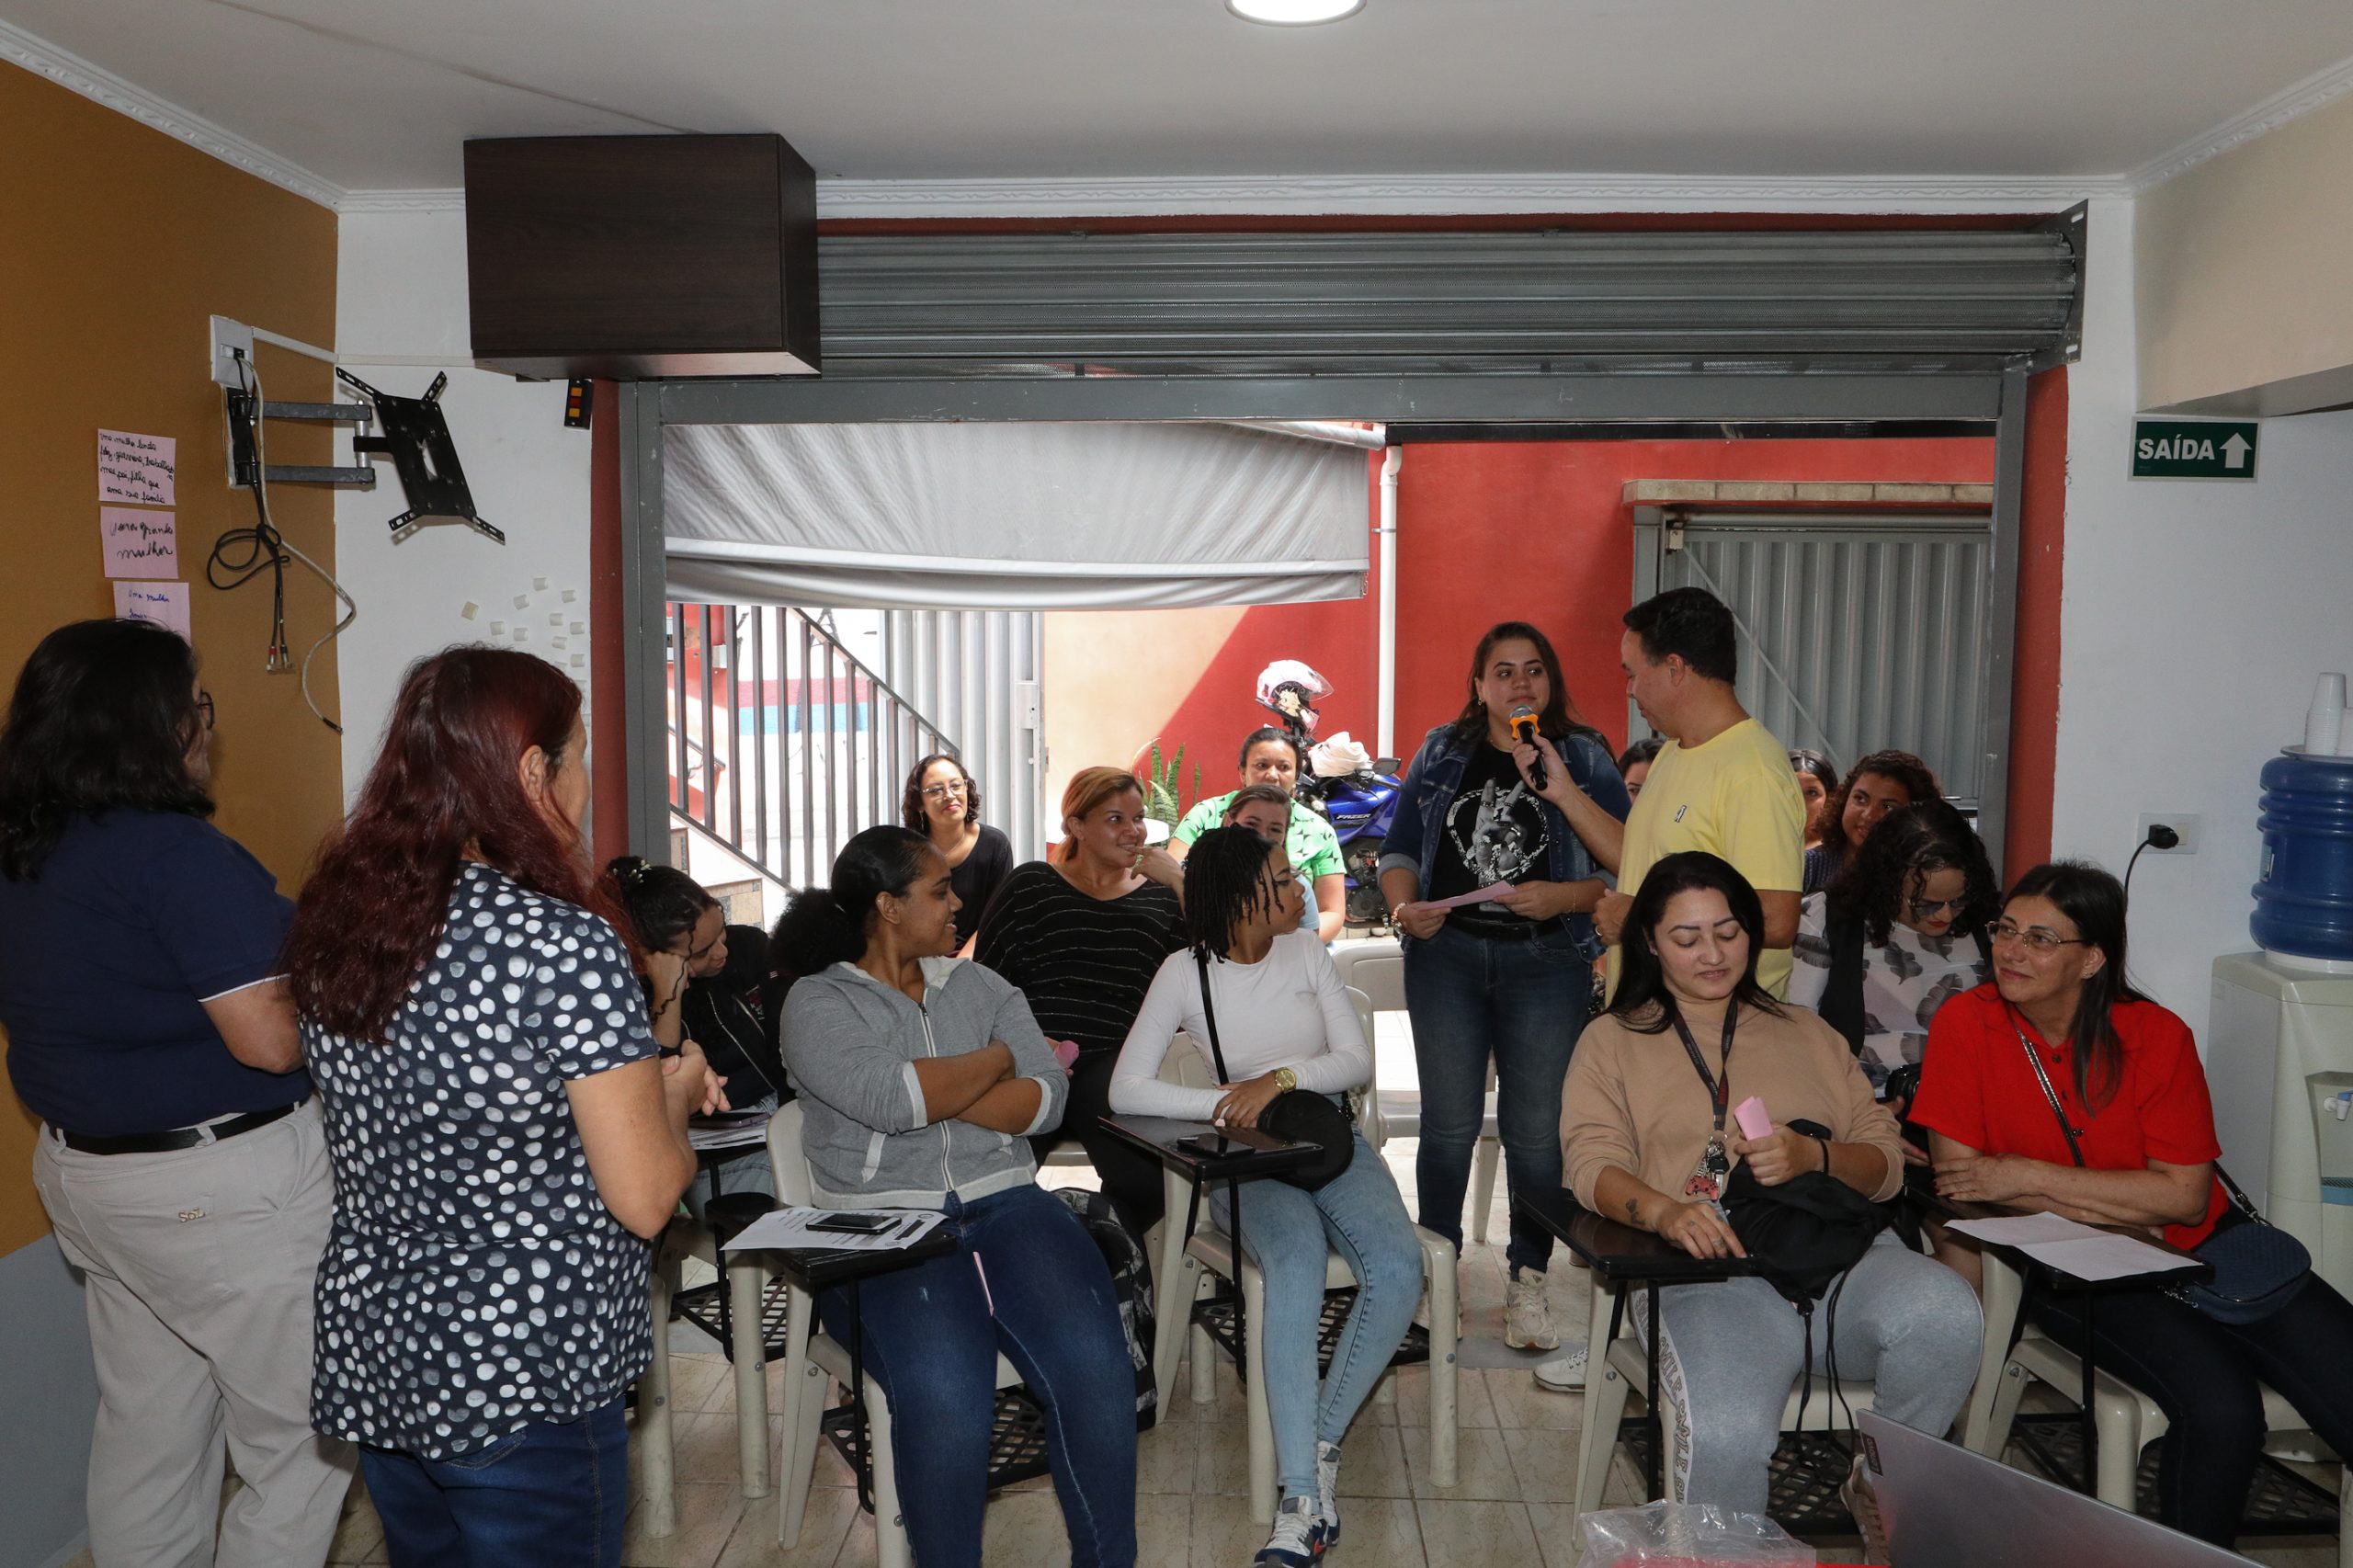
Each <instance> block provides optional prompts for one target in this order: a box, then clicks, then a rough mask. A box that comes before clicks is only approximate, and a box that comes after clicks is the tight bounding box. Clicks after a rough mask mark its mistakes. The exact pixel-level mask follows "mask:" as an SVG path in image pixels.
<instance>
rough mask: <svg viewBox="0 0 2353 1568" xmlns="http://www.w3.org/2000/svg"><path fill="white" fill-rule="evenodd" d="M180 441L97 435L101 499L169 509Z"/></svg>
mask: <svg viewBox="0 0 2353 1568" xmlns="http://www.w3.org/2000/svg"><path fill="white" fill-rule="evenodd" d="M178 448H179V442H178V441H177V440H176V439H175V438H174V437H170V436H134V435H132V434H131V433H130V432H128V431H124V430H101V431H99V432H98V499H99V500H100V501H127V502H129V503H131V505H132V506H172V505H174V502H173V499H172V481H173V476H174V473H175V471H176V467H177V461H178V460H177V452H178Z"/></svg>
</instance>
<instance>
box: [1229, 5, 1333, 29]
mask: <svg viewBox="0 0 2353 1568" xmlns="http://www.w3.org/2000/svg"><path fill="white" fill-rule="evenodd" d="M1225 8H1226V9H1227V10H1229V11H1231V12H1233V14H1234V15H1235V16H1237V17H1241V18H1242V19H1243V20H1244V21H1245V22H1267V23H1269V24H1271V25H1273V26H1275V27H1279V28H1303V27H1308V26H1311V25H1313V24H1314V23H1316V22H1336V21H1338V20H1339V19H1340V18H1341V17H1353V16H1355V15H1356V14H1357V13H1358V11H1361V10H1363V9H1364V0H1225Z"/></svg>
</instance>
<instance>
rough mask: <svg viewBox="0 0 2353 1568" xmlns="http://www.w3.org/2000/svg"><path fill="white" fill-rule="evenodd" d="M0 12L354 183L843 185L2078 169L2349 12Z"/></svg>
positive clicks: (1970, 174) (2294, 71) (2185, 111)
mask: <svg viewBox="0 0 2353 1568" xmlns="http://www.w3.org/2000/svg"><path fill="white" fill-rule="evenodd" d="M0 19H5V21H6V22H8V23H13V24H15V25H16V26H17V27H18V28H23V29H24V30H25V31H26V32H28V33H30V34H32V35H35V37H36V38H37V39H39V40H46V41H47V42H49V43H51V44H53V45H55V46H57V47H59V48H61V49H63V50H65V51H71V52H72V53H73V54H75V55H78V56H80V57H82V59H84V60H85V61H88V62H92V63H94V64H96V65H97V66H100V67H103V68H104V69H105V70H107V71H109V72H112V73H114V74H116V75H118V76H120V77H122V78H125V79H126V80H127V81H129V82H130V83H133V84H136V85H137V86H138V87H139V88H141V89H143V90H144V91H145V92H146V93H149V94H152V95H153V96H155V97H159V98H162V99H165V100H167V101H168V102H169V103H171V104H175V105H177V106H179V107H180V108H184V109H187V110H188V111H191V112H192V113H194V114H196V115H199V116H201V117H202V118H203V119H207V120H209V121H210V122H211V123H212V124H213V125H216V126H219V127H222V128H225V129H226V130H228V131H233V132H234V133H236V134H238V135H240V136H243V137H244V138H245V139H247V140H249V141H250V142H254V143H256V144H258V146H259V147H261V148H263V149H267V151H268V152H269V153H274V154H276V155H277V156H278V157H280V158H283V159H286V160H288V161H290V162H291V163H293V164H296V165H301V167H302V168H304V169H307V170H309V171H312V172H313V173H314V174H316V175H317V176H321V177H322V178H323V179H324V180H326V181H329V182H332V183H333V184H334V185H336V186H340V187H345V188H347V189H360V190H375V189H411V188H432V187H451V186H455V185H457V184H458V183H459V179H460V153H459V147H460V142H463V141H464V140H465V139H466V138H468V137H473V136H518V135H540V134H556V133H597V132H615V131H650V130H660V129H676V130H685V131H770V130H772V131H781V132H783V133H784V134H785V135H786V136H787V137H788V138H789V139H790V141H791V142H793V144H794V145H795V146H797V147H798V148H800V150H801V153H802V154H803V155H804V156H806V157H807V158H808V159H809V160H810V162H811V163H813V165H816V167H817V170H818V172H819V174H820V175H821V176H829V177H835V178H843V179H848V180H938V179H987V178H995V179H1052V178H1071V177H1083V178H1097V179H1149V178H1154V177H1162V176H1330V177H1359V178H1360V177H1364V176H1383V175H1388V176H1471V175H1487V176H1561V175H1628V176H1664V177H1695V178H1696V177H1706V176H1713V177H1743V176H1745V177H1751V178H1758V179H1787V180H1793V181H1802V180H1820V179H1835V178H1838V177H1843V176H1920V177H1926V178H1930V179H1934V178H1938V177H1947V178H1979V179H1986V180H2000V179H2037V178H2040V179H2053V180H2065V179H2071V178H2079V177H2080V178H2084V179H2086V180H2096V179H2098V178H2101V177H2103V176H2123V175H2130V174H2131V173H2133V172H2134V171H2136V170H2144V169H2146V168H2147V167H2149V166H2150V165H2152V164H2153V162H2154V161H2156V160H2161V159H2163V158H2165V157H2166V156H2167V155H2168V154H2170V153H2174V152H2176V151H2177V149H2179V148H2181V147H2182V146H2183V145H2184V144H2185V143H2190V142H2195V141H2196V140H2197V139H2199V138H2200V137H2202V136H2205V135H2206V134H2208V133H2209V132H2211V131H2213V130H2214V129H2215V128H2216V127H2217V126H2218V125H2221V124H2222V123H2223V122H2225V121H2228V120H2230V119H2232V117H2234V116H2237V115H2240V114H2242V113H2243V112H2244V111H2245V110H2247V109H2248V108H2250V106H2255V105H2257V104H2259V103H2262V102H2263V101H2264V100H2266V99H2267V98H2269V97H2272V96H2273V95H2277V94H2279V93H2280V92H2281V91H2282V90H2283V89H2287V88H2290V87H2291V86H2293V85H2296V84H2299V83H2300V82H2304V81H2306V79H2308V78H2312V77H2313V76H2314V75H2315V74H2319V73H2323V72H2326V71H2328V70H2329V69H2330V68H2331V67H2333V66H2335V65H2336V64H2337V63H2338V62H2344V61H2347V59H2348V57H2353V4H2347V0H1369V3H1368V4H1367V6H1366V7H1365V10H1364V11H1363V12H1362V13H1361V14H1360V15H1359V16H1358V17H1355V18H1354V19H1352V20H1349V21H1346V22H1342V23H1338V24H1336V25H1331V26H1325V27H1320V28H1300V29H1278V28H1264V27H1257V26H1254V25H1251V24H1248V23H1245V22H1241V21H1237V20H1234V19H1233V18H1232V17H1230V16H1229V15H1228V14H1227V13H1226V11H1225V9H1224V6H1223V4H1222V0H665V3H660V4H656V3H653V0H393V3H392V4H377V5H364V4H359V3H358V0H0ZM20 57H21V56H20ZM2340 74H2341V75H2342V74H2344V73H2340ZM2342 85H2343V84H2342V83H2339V82H2337V81H2336V80H2335V79H2334V78H2332V80H2331V81H2330V82H2329V83H2328V84H2326V85H2323V86H2321V87H2319V88H2317V89H2315V91H2316V92H2319V93H2325V92H2327V91H2331V90H2336V89H2338V88H2341V86H2342ZM2305 97H2313V93H2311V92H2308V93H2307V94H2306V95H2305Z"/></svg>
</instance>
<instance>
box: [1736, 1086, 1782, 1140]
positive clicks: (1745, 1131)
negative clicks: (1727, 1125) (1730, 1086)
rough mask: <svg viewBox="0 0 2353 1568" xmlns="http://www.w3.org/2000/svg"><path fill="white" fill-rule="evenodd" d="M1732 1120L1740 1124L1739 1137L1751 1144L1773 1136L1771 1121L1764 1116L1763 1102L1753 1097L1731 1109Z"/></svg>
mask: <svg viewBox="0 0 2353 1568" xmlns="http://www.w3.org/2000/svg"><path fill="white" fill-rule="evenodd" d="M1732 1118H1733V1120H1734V1121H1737V1122H1739V1123H1740V1131H1741V1135H1742V1136H1743V1137H1745V1138H1747V1139H1749V1140H1750V1141H1751V1142H1754V1141H1756V1139H1759V1138H1770V1137H1771V1136H1772V1135H1773V1119H1772V1118H1771V1117H1769V1116H1767V1115H1766V1114H1765V1102H1764V1101H1763V1100H1760V1099H1758V1098H1757V1097H1756V1096H1755V1095H1751V1096H1748V1097H1747V1098H1746V1099H1745V1100H1743V1101H1741V1102H1740V1103H1739V1104H1738V1105H1736V1106H1734V1107H1733V1108H1732Z"/></svg>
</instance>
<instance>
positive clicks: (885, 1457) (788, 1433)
mask: <svg viewBox="0 0 2353 1568" xmlns="http://www.w3.org/2000/svg"><path fill="white" fill-rule="evenodd" d="M768 1160H769V1163H770V1164H771V1165H774V1166H775V1168H776V1196H777V1201H778V1202H779V1203H787V1204H794V1203H811V1202H813V1201H815V1199H814V1196H813V1188H812V1185H811V1181H810V1176H809V1162H808V1160H807V1158H806V1157H805V1156H804V1155H803V1154H802V1153H801V1106H800V1104H799V1102H798V1101H793V1102H788V1103H787V1104H786V1105H784V1106H783V1107H781V1108H779V1110H778V1111H777V1113H776V1117H775V1119H773V1120H771V1121H770V1122H769V1123H768ZM790 1291H791V1294H790V1314H789V1315H788V1317H787V1319H786V1322H785V1353H784V1440H785V1456H784V1501H783V1506H780V1507H779V1508H778V1509H777V1516H776V1538H777V1542H778V1544H779V1545H780V1546H783V1547H787V1548H790V1547H791V1546H793V1545H795V1544H796V1543H798V1542H799V1540H801V1520H802V1519H803V1517H805V1516H806V1515H807V1513H808V1509H809V1482H810V1475H811V1472H812V1471H813V1469H814V1468H815V1465H816V1462H817V1445H818V1443H819V1442H820V1441H821V1440H822V1437H821V1434H820V1431H819V1425H820V1423H821V1422H822V1421H823V1420H824V1413H825V1406H826V1404H827V1403H829V1401H828V1399H827V1397H826V1390H825V1385H826V1383H827V1382H828V1381H831V1382H834V1383H837V1384H839V1385H840V1386H842V1387H844V1388H847V1387H848V1386H849V1381H850V1369H849V1348H848V1346H845V1345H842V1344H840V1343H838V1342H836V1341H835V1339H834V1337H833V1336H832V1335H829V1334H826V1333H824V1331H823V1330H822V1329H819V1328H817V1327H815V1326H814V1325H815V1320H816V1303H815V1301H813V1299H812V1298H811V1297H810V1295H809V1293H808V1292H807V1291H805V1290H801V1288H800V1287H799V1286H797V1285H795V1286H792V1287H791V1288H790ZM1020 1381H1021V1374H1020V1373H1019V1372H1017V1371H1016V1370H1015V1369H1014V1367H1013V1363H1012V1362H1010V1361H1008V1360H1006V1358H1005V1357H1004V1356H1003V1355H1002V1354H1000V1355H999V1356H998V1357H997V1358H996V1386H997V1387H998V1388H999V1389H1008V1388H1013V1387H1015V1386H1017V1385H1018V1384H1019V1383H1020ZM865 1402H866V1431H867V1451H868V1453H869V1455H870V1460H871V1466H872V1469H873V1472H874V1536H875V1555H876V1559H877V1562H878V1565H879V1568H912V1565H913V1563H914V1555H913V1553H912V1552H911V1551H909V1550H908V1547H907V1525H906V1515H905V1513H904V1511H903V1510H902V1509H901V1508H900V1506H899V1477H898V1467H897V1464H896V1461H895V1456H894V1454H893V1452H892V1445H891V1404H890V1401H889V1399H888V1398H887V1397H885V1395H884V1394H883V1392H882V1385H881V1383H880V1382H879V1381H876V1380H875V1379H874V1378H873V1377H872V1376H869V1377H868V1378H867V1379H866V1401H865Z"/></svg>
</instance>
